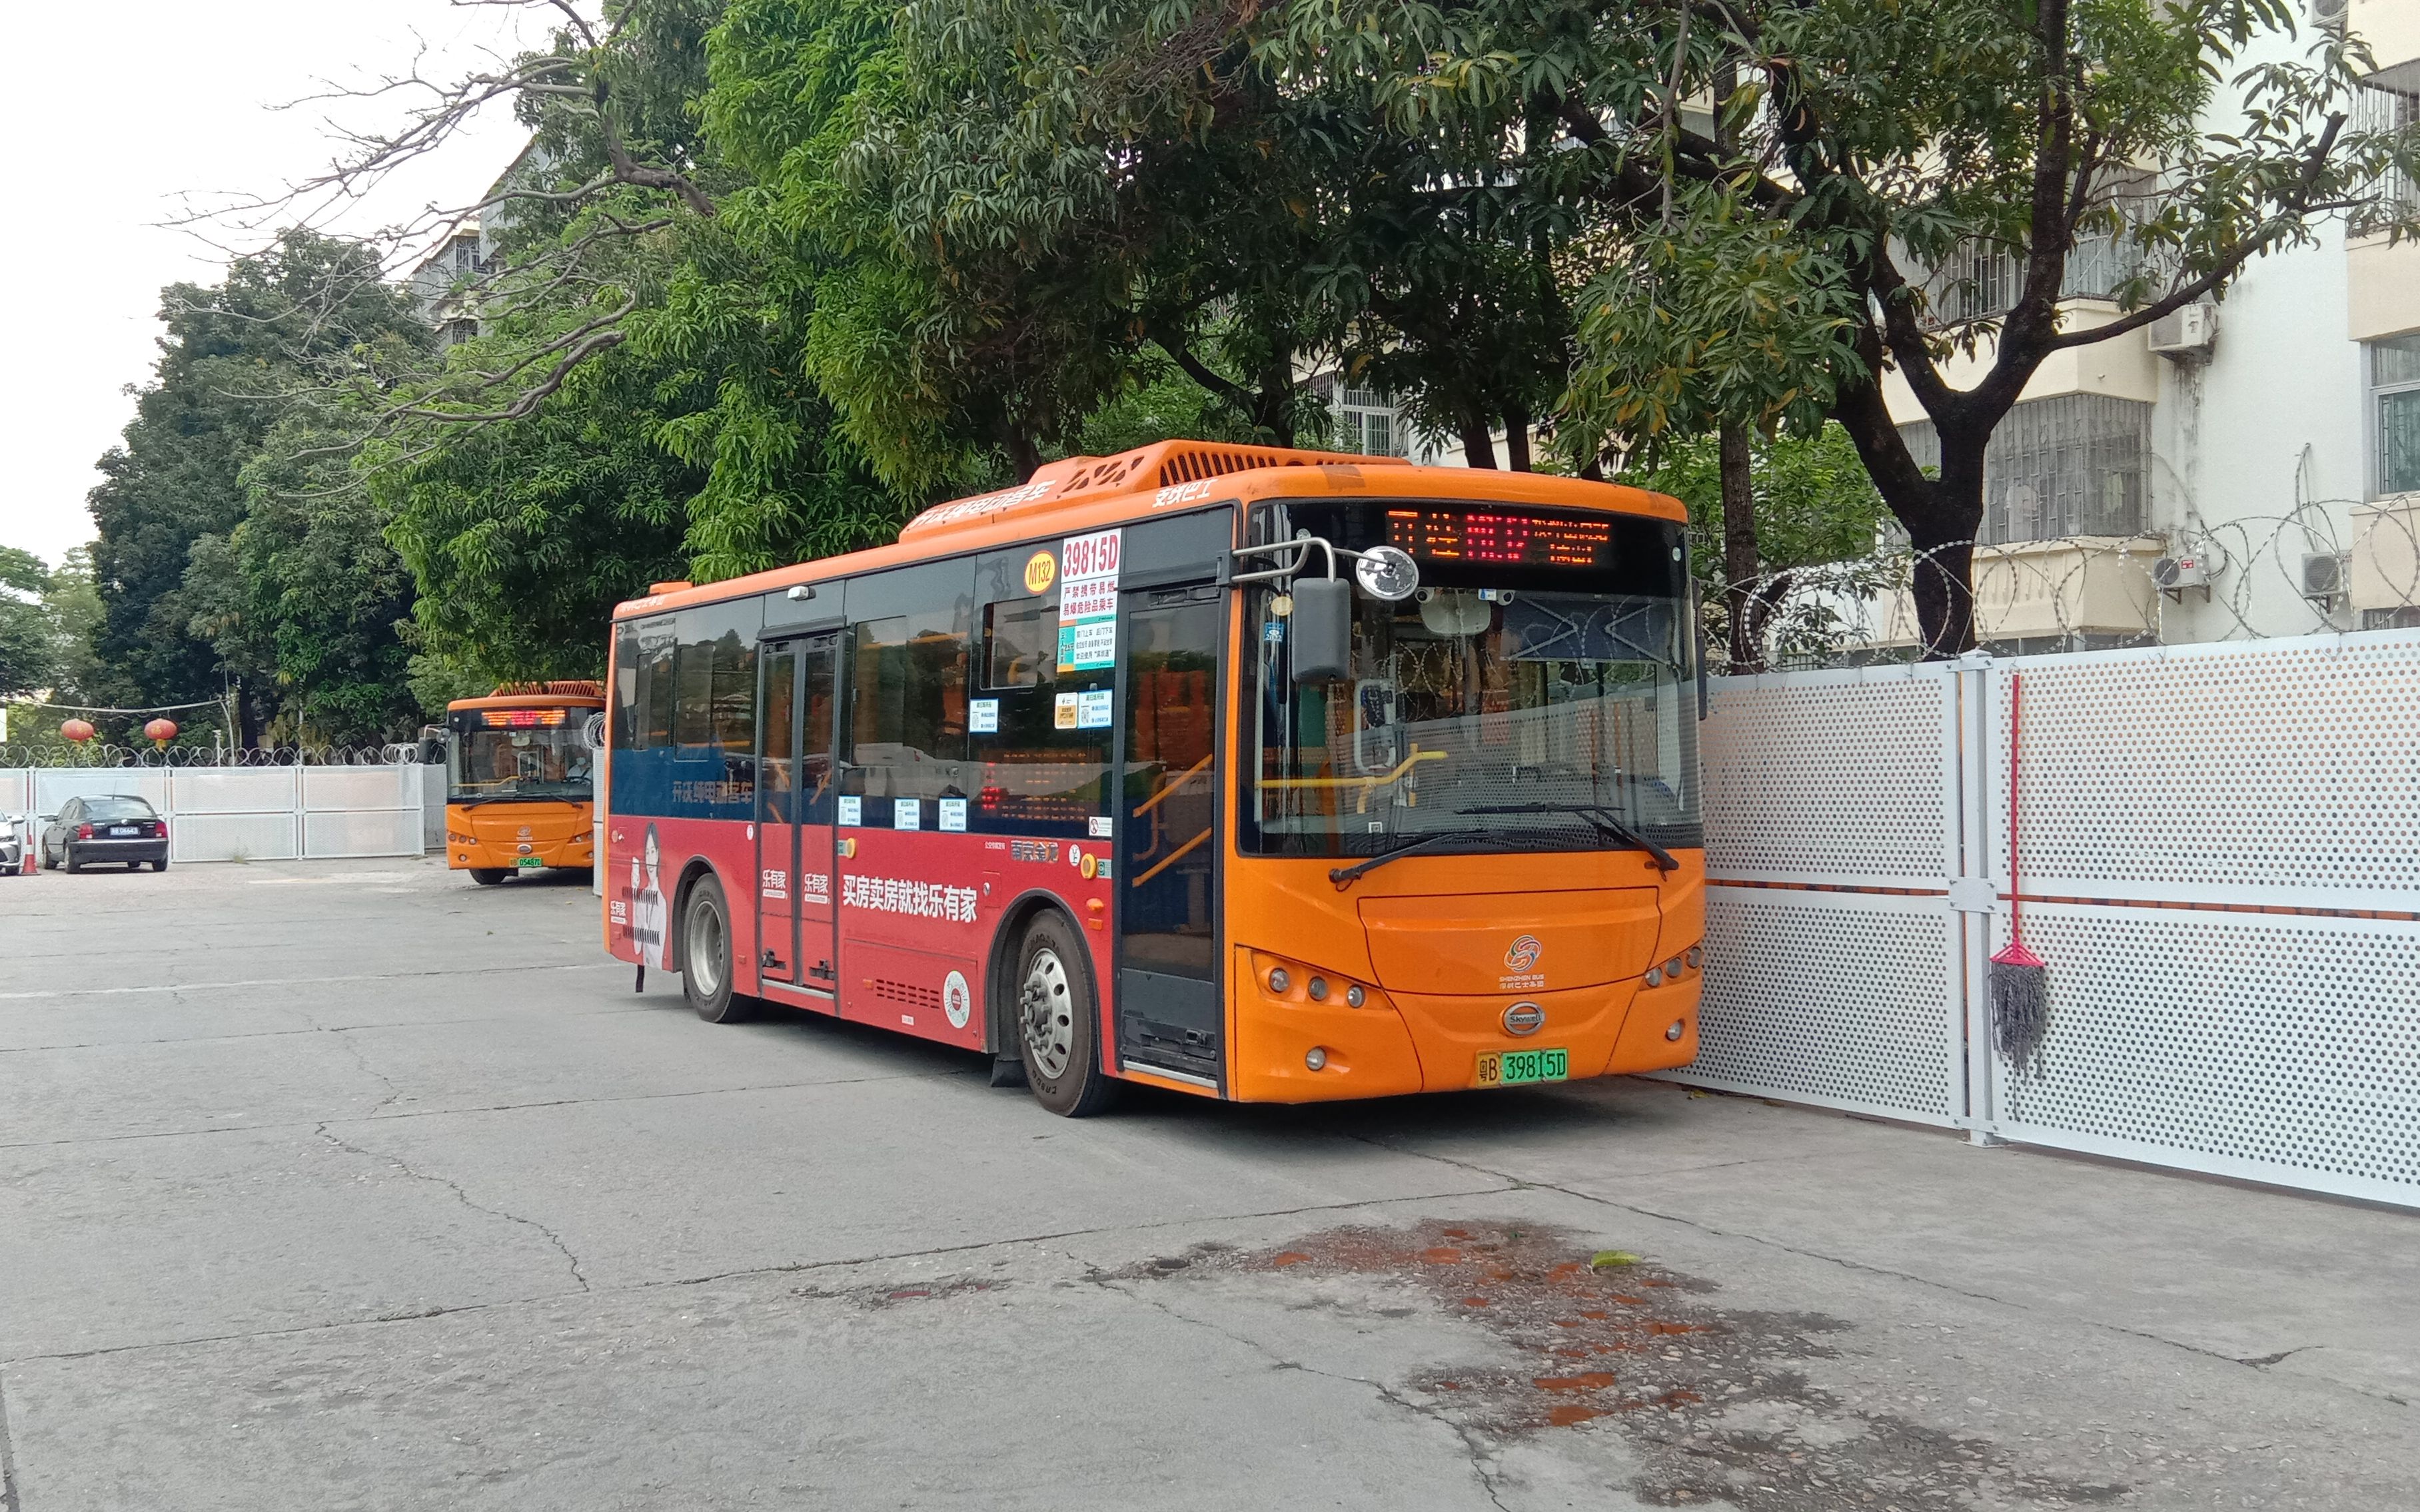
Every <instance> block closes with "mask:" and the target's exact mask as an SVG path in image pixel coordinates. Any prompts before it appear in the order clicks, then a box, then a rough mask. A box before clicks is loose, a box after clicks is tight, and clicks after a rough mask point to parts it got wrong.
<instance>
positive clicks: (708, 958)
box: [680, 877, 753, 1024]
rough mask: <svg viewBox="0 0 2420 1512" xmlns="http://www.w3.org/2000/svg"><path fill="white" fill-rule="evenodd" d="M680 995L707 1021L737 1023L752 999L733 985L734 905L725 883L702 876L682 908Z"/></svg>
mask: <svg viewBox="0 0 2420 1512" xmlns="http://www.w3.org/2000/svg"><path fill="white" fill-rule="evenodd" d="M680 968H681V995H682V996H684V997H686V998H688V999H689V1006H690V1011H692V1012H694V1013H696V1014H697V1016H698V1017H699V1018H702V1019H704V1020H706V1022H707V1023H708V1024H737V1023H738V1022H739V1021H740V1020H742V1019H744V1018H746V1017H747V1016H748V1011H749V1009H750V1008H751V1007H752V1006H753V1005H752V1001H751V1000H750V999H748V998H746V997H742V996H740V995H738V994H737V993H736V992H734V991H733V990H732V986H731V908H730V905H728V904H727V903H724V902H723V901H722V884H721V883H720V882H717V881H715V880H714V879H713V878H712V877H700V878H698V880H697V886H696V887H691V888H690V890H689V903H688V906H687V907H685V908H683V909H682V910H681V956H680Z"/></svg>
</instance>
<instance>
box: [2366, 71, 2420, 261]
mask: <svg viewBox="0 0 2420 1512" xmlns="http://www.w3.org/2000/svg"><path fill="white" fill-rule="evenodd" d="M2415 125H2420V94H2415V93H2412V92H2411V91H2408V90H2402V89H2389V88H2386V87H2384V86H2382V85H2375V84H2369V85H2362V87H2361V88H2359V89H2357V90H2355V91H2354V92H2353V105H2352V129H2353V130H2354V131H2410V130H2411V129H2412V127H2413V126H2415ZM2378 193H2379V199H2380V201H2381V203H2380V204H2379V206H2378V208H2377V213H2379V214H2381V215H2383V216H2386V217H2389V218H2391V217H2393V216H2395V215H2397V214H2401V213H2404V212H2406V211H2409V210H2411V209H2412V208H2415V207H2420V182H2415V181H2414V180H2413V178H2412V176H2411V175H2410V174H2408V173H2405V172H2403V171H2402V170H2401V169H2399V168H2392V167H2390V168H2388V169H2387V170H2386V172H2385V173H2383V174H2381V175H2380V177H2379V180H2378ZM2356 229H2359V226H2358V224H2357V225H2356Z"/></svg>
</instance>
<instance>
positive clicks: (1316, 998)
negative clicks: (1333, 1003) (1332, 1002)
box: [1303, 977, 1327, 1003]
mask: <svg viewBox="0 0 2420 1512" xmlns="http://www.w3.org/2000/svg"><path fill="white" fill-rule="evenodd" d="M1303 991H1305V992H1307V993H1309V994H1311V1001H1312V1002H1314V1003H1324V1002H1326V1001H1327V979H1326V977H1313V978H1311V980H1310V981H1308V982H1306V983H1305V984H1304V985H1303Z"/></svg>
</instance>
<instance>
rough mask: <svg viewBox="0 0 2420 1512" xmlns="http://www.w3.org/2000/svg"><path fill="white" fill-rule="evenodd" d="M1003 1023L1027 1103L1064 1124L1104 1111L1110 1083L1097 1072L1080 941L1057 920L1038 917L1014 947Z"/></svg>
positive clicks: (1087, 966) (1091, 1001)
mask: <svg viewBox="0 0 2420 1512" xmlns="http://www.w3.org/2000/svg"><path fill="white" fill-rule="evenodd" d="M1016 961H1017V971H1016V977H1015V978H1014V979H1013V980H1015V982H1016V989H1015V990H1016V1001H1015V1003H1014V1004H1013V1006H1012V1012H1011V1015H1010V1018H1011V1022H1012V1023H1013V1024H1014V1025H1015V1026H1016V1045H1017V1053H1018V1056H1019V1057H1020V1058H1022V1059H1023V1060H1024V1062H1025V1079H1026V1082H1027V1084H1028V1085H1029V1086H1031V1087H1032V1088H1033V1100H1034V1101H1035V1102H1037V1103H1041V1104H1042V1105H1043V1106H1044V1107H1046V1108H1048V1109H1049V1110H1050V1111H1051V1112H1053V1113H1056V1114H1058V1115H1059V1116H1060V1117H1062V1118H1066V1119H1081V1118H1086V1117H1089V1116H1090V1115H1092V1114H1094V1113H1098V1112H1100V1111H1101V1110H1102V1109H1104V1108H1106V1107H1108V1106H1109V1101H1110V1099H1111V1098H1112V1097H1114V1096H1115V1095H1116V1093H1117V1089H1118V1084H1117V1083H1116V1082H1114V1081H1112V1080H1111V1079H1110V1078H1109V1075H1108V1073H1107V1072H1103V1071H1102V1069H1101V1003H1100V998H1099V996H1098V995H1096V994H1095V993H1094V990H1093V967H1092V963H1091V961H1090V960H1089V959H1088V958H1087V957H1086V955H1085V953H1084V942H1083V940H1082V939H1081V938H1080V937H1078V934H1077V933H1076V931H1075V929H1074V927H1073V926H1072V925H1070V924H1069V923H1068V922H1067V920H1066V919H1065V918H1063V917H1062V916H1060V915H1058V914H1039V915H1036V916H1035V917H1034V919H1033V922H1032V923H1031V924H1029V925H1027V926H1026V927H1025V937H1024V938H1023V939H1022V940H1020V941H1018V942H1017V947H1016Z"/></svg>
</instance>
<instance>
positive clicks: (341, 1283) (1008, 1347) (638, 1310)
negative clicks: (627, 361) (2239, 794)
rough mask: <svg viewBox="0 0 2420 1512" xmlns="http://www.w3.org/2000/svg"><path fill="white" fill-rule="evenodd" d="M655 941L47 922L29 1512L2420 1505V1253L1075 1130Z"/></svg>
mask: <svg viewBox="0 0 2420 1512" xmlns="http://www.w3.org/2000/svg"><path fill="white" fill-rule="evenodd" d="M596 935H597V930H596V911H595V904H594V900H593V899H591V898H590V896H589V895H588V894H587V892H586V891H585V890H584V889H582V888H579V887H572V886H565V885H561V884H554V885H548V884H545V883H540V884H536V885H531V884H523V883H519V882H516V883H514V884H512V885H510V886H507V887H502V888H493V889H477V890H474V889H473V887H471V886H470V884H469V882H468V880H467V879H464V878H459V877H456V876H453V875H449V874H448V873H446V872H443V871H442V869H440V868H439V867H438V866H436V865H435V864H433V863H423V862H416V861H385V862H370V863H356V864H313V865H302V864H295V865H282V864H256V865H252V866H225V867H190V868H178V869H177V870H175V871H172V872H168V873H165V874H163V875H150V874H143V875H132V876H118V875H113V874H108V873H96V874H90V875H85V876H77V877H66V876H59V875H49V876H43V877H39V878H36V879H32V880H30V881H28V880H25V879H8V880H0V1488H5V1489H0V1507H5V1509H6V1512H70V1509H104V1508H106V1509H129V1508H132V1509H143V1512H153V1509H184V1508H230V1509H235V1508H240V1509H244V1512H266V1509H280V1508H297V1509H302V1508H309V1509H313V1512H320V1509H329V1508H352V1507H359V1508H399V1507H444V1508H449V1509H451V1508H473V1509H479V1508H491V1507H492V1508H505V1507H510V1508H514V1509H552V1508H566V1509H569V1508H579V1509H581V1512H595V1509H598V1508H633V1509H636V1508H649V1509H654V1508H666V1507H679V1508H724V1507H766V1506H799V1507H838V1508H858V1507H880V1506H894V1507H923V1506H946V1505H962V1506H970V1507H985V1508H990V1507H1009V1508H1022V1507H1035V1508H1042V1507H1049V1508H1090V1507H1100V1508H1129V1507H1138V1506H1150V1507H1202V1508H1225V1507H1235V1506H1250V1505H1284V1506H1334V1507H1354V1508H1373V1509H1377V1508H1387V1509H1403V1508H1430V1507H1435V1508H1478V1509H1482V1512H1483V1509H1486V1508H1491V1507H1493V1508H1502V1509H1507V1512H1530V1509H1543V1508H1561V1507H1588V1508H1624V1507H1637V1506H1644V1505H1654V1506H1683V1505H1703V1504H1717V1505H1719V1504H1735V1505H1738V1506H1741V1507H1746V1508H1756V1509H1760V1512H1763V1509H1775V1512H1793V1509H1800V1508H1826V1507H1844V1508H1878V1509H1879V1508H1886V1507H1900V1508H1906V1509H1916V1508H1925V1509H1931V1508H1943V1507H1986V1506H2009V1507H2031V1506H2052V1505H2062V1504H2099V1505H2118V1506H2127V1507H2161V1508H2166V1507H2176V1508H2183V1507H2211V1506H2224V1507H2239V1506H2249V1507H2319V1508H2336V1507H2343V1508H2362V1509H2367V1508H2397V1507H2412V1506H2420V1456H2415V1455H2414V1454H2413V1453H2412V1449H2413V1446H2414V1444H2415V1443H2420V1416H2415V1409H2414V1407H2413V1405H2412V1403H2413V1401H2414V1399H2415V1394H2420V1306H2415V1305H2413V1303H2412V1299H2413V1297H2414V1296H2415V1295H2420V1242H2415V1241H2420V1217H2414V1216H2413V1215H2410V1214H2405V1213H2399V1212H2390V1211H2378V1210H2373V1209H2365V1208H2361V1207H2356V1206H2352V1205H2349V1204H2343V1203H2335V1202H2329V1201H2323V1200H2319V1199H2312V1198H2304V1197H2298V1196H2288V1195H2284V1194H2279V1193H2272V1192H2262V1191H2255V1190H2248V1189H2244V1188H2240V1187H2232V1186H2227V1185H2222V1184H2217V1183H2212V1182H2207V1181H2200V1180H2190V1179H2186V1178H2181V1177H2175V1176H2168V1175H2163V1174H2158V1173H2153V1172H2146V1171H2138V1170H2132V1169H2124V1168H2119V1167H2115V1166H2109V1165H2096V1164H2090V1163H2086V1162H2079V1161H2073V1160H2068V1159H2062V1158H2058V1157H2054V1156H2048V1155H2043V1154H2039V1153H2034V1152H2028V1151H2023V1150H2013V1149H2000V1150H1977V1149H1969V1148H1967V1147H1965V1146H1964V1145H1962V1143H1960V1142H1958V1141H1957V1140H1955V1139H1952V1138H1949V1137H1947V1136H1943V1135H1939V1134H1930V1133H1923V1132H1917V1131H1912V1130H1907V1129H1901V1128H1895V1127H1889V1126H1885V1125H1879V1124H1874V1123H1869V1122H1861V1121H1857V1120H1853V1119H1842V1118H1838V1117H1834V1116H1831V1115H1827V1114H1823V1113H1816V1112H1809V1111H1807V1110H1802V1109H1793V1108H1785V1107H1779V1106H1776V1105H1771V1104H1765V1103H1758V1102H1755V1101H1753V1100H1745V1099H1736V1098H1721V1097H1698V1096H1691V1095H1689V1094H1688V1093H1685V1092H1683V1091H1682V1090H1681V1089H1679V1088H1672V1087H1668V1086H1663V1085H1660V1084H1654V1083H1640V1082H1616V1083H1604V1084H1593V1085H1584V1086H1579V1087H1575V1088H1563V1089H1559V1090H1556V1091H1550V1092H1538V1093H1495V1094H1489V1095H1486V1096H1470V1097H1461V1098H1442V1099H1439V1098H1431V1099H1420V1100H1410V1101H1404V1102H1397V1103H1380V1104H1369V1105H1360V1106H1348V1107H1335V1108H1322V1109H1302V1110H1289V1109H1275V1108H1232V1107H1221V1106H1217V1105H1213V1104H1208V1103H1201V1102H1198V1101H1193V1100H1187V1099H1179V1098H1174V1097H1162V1096H1149V1097H1143V1098H1139V1099H1137V1100H1135V1101H1134V1102H1132V1103H1129V1104H1128V1105H1127V1107H1126V1108H1125V1110H1123V1111H1121V1112H1119V1113H1117V1114H1114V1115H1112V1116H1110V1117H1108V1118H1104V1119H1094V1120H1090V1121H1087V1122H1082V1123H1071V1122H1066V1121H1063V1120H1060V1119H1052V1118H1050V1117H1048V1116H1047V1115H1046V1114H1044V1113H1042V1112H1041V1111H1040V1109H1038V1108H1036V1107H1035V1106H1034V1105H1033V1104H1032V1102H1031V1101H1030V1100H1029V1099H1028V1098H1027V1097H1026V1096H1025V1095H1024V1094H1023V1093H1022V1092H1016V1091H996V1090H992V1089H990V1088H986V1087H985V1085H984V1078H983V1076H982V1074H981V1072H982V1068H981V1067H980V1065H979V1064H977V1063H975V1062H973V1061H971V1060H970V1059H969V1058H967V1057H963V1056H960V1055H957V1054H954V1053H952V1052H947V1051H941V1050H938V1049H934V1048H932V1047H929V1046H925V1045H922V1044H918V1043H914V1042H910V1041H900V1040H896V1039H892V1038H890V1037H887V1036H884V1035H881V1034H878V1033H875V1032H871V1031H867V1030H863V1029H859V1028H854V1027H850V1026H840V1025H834V1024H830V1023H828V1022H819V1021H809V1020H805V1019H800V1018H795V1017H787V1016H782V1017H775V1018H773V1019H770V1020H768V1021H767V1022H762V1023H758V1024H754V1025H751V1026H741V1027H723V1028H717V1027H710V1026H706V1025H703V1024H700V1023H698V1022H697V1021H696V1020H695V1019H694V1018H692V1017H691V1016H690V1014H689V1013H688V1012H687V1011H686V1010H685V1009H684V1008H682V1006H681V1003H680V999H679V997H678V995H677V983H676V982H672V981H659V982H657V983H655V984H653V985H651V988H650V990H649V992H648V993H647V994H646V995H644V996H634V995H632V994H631V993H630V991H629V986H630V983H629V978H628V971H627V968H625V967H622V966H620V965H618V964H610V963H607V962H605V961H604V960H603V959H602V957H601V955H600V953H599V952H598V950H597V945H596ZM1591 1262H1601V1263H1591Z"/></svg>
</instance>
